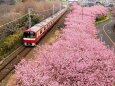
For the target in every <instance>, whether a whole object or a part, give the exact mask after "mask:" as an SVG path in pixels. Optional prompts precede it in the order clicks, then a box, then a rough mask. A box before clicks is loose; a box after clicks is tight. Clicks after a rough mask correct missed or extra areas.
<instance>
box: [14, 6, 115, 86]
mask: <svg viewBox="0 0 115 86" xmlns="http://www.w3.org/2000/svg"><path fill="white" fill-rule="evenodd" d="M71 8H72V9H73V10H72V13H70V14H69V15H68V16H67V18H66V19H65V25H66V26H65V28H63V29H62V31H63V34H61V37H60V38H59V40H58V41H57V42H56V43H54V44H53V45H51V46H48V47H47V49H45V50H43V48H44V47H38V48H36V50H38V49H39V50H40V49H41V52H40V55H38V53H36V54H35V57H36V59H34V60H32V59H30V60H22V61H21V62H20V63H19V64H18V65H17V66H16V78H17V79H16V81H15V85H16V86H114V82H115V54H114V52H113V50H112V49H109V48H107V47H106V46H105V45H104V43H102V42H100V40H99V39H97V38H96V34H97V33H98V32H97V31H96V27H95V19H96V17H97V16H101V15H107V12H108V10H107V9H106V8H104V7H102V6H94V7H84V13H83V16H84V18H83V19H82V18H81V17H82V14H81V10H82V9H81V7H80V6H79V5H76V4H73V6H72V7H71Z"/></svg>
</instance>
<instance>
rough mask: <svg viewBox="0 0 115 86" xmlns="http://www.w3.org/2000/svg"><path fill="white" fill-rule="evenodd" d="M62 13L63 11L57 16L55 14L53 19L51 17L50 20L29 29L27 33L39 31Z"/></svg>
mask: <svg viewBox="0 0 115 86" xmlns="http://www.w3.org/2000/svg"><path fill="white" fill-rule="evenodd" d="M61 12H62V10H61V11H59V12H57V13H56V14H54V15H53V17H52V16H51V17H49V18H47V19H45V20H43V21H42V22H40V23H38V24H36V25H34V26H33V27H31V28H30V29H27V30H26V31H33V32H37V31H39V30H40V29H41V28H42V27H43V26H45V25H46V24H48V23H49V22H50V21H51V20H53V19H54V18H55V17H56V16H57V15H59V14H60V13H61Z"/></svg>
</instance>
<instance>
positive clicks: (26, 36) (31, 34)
mask: <svg viewBox="0 0 115 86" xmlns="http://www.w3.org/2000/svg"><path fill="white" fill-rule="evenodd" d="M24 38H35V33H34V32H24Z"/></svg>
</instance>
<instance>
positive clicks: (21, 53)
mask: <svg viewBox="0 0 115 86" xmlns="http://www.w3.org/2000/svg"><path fill="white" fill-rule="evenodd" d="M68 13H69V9H68V10H67V12H66V13H65V14H64V15H63V16H62V17H61V19H60V20H59V21H58V22H57V23H56V24H55V25H54V26H53V27H52V29H51V30H50V31H49V32H48V33H47V34H46V36H47V37H51V36H52V35H51V33H53V32H54V31H55V28H56V27H57V28H58V27H59V26H60V27H63V23H64V18H65V17H66V15H67V14H68ZM46 36H45V37H43V39H42V40H41V41H40V42H39V44H40V45H41V44H42V43H44V42H47V40H48V38H47V37H46ZM45 40H46V41H45ZM32 49H33V48H32V47H24V46H20V47H19V48H18V49H17V50H16V51H14V52H13V53H12V54H10V55H9V56H8V57H7V58H6V59H5V60H4V61H3V62H2V64H0V83H1V82H2V81H3V80H4V79H5V77H7V75H8V74H9V73H10V72H11V71H12V70H14V68H15V65H17V64H18V63H19V62H20V61H21V59H23V58H24V57H25V56H26V55H27V54H28V53H29V52H30V51H31V50H32Z"/></svg>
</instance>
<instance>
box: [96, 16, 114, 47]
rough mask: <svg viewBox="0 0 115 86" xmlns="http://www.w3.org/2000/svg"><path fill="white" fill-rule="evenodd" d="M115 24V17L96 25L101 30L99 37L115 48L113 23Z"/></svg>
mask: <svg viewBox="0 0 115 86" xmlns="http://www.w3.org/2000/svg"><path fill="white" fill-rule="evenodd" d="M114 24H115V17H111V19H110V20H109V21H107V22H103V23H100V24H98V25H96V27H97V29H98V30H99V34H98V38H100V40H101V41H102V42H105V44H106V45H108V46H110V47H114V48H115V32H113V25H114Z"/></svg>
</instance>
